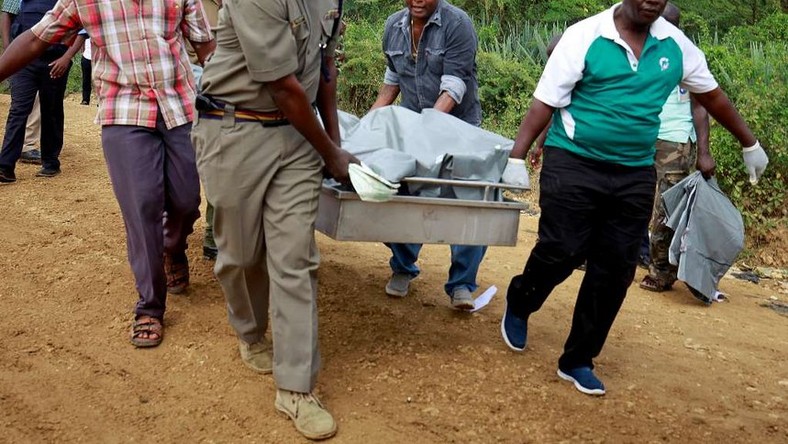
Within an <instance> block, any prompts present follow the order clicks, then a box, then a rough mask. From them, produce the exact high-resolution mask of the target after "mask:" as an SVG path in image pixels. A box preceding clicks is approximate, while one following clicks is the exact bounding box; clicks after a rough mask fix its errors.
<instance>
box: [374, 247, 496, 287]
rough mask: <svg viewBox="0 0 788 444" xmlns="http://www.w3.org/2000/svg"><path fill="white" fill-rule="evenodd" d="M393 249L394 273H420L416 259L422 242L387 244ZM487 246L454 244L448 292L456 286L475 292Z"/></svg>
mask: <svg viewBox="0 0 788 444" xmlns="http://www.w3.org/2000/svg"><path fill="white" fill-rule="evenodd" d="M386 246H388V247H389V248H390V249H391V253H392V256H391V260H389V265H390V266H391V270H392V271H393V272H394V273H401V274H409V275H410V276H411V278H415V277H416V276H418V275H419V267H417V266H416V261H417V260H418V259H419V251H421V247H422V244H386ZM486 251H487V247H486V246H479V245H452V246H451V268H449V281H448V282H446V285H444V287H443V288H444V290H445V291H446V294H448V295H451V294H452V292H453V291H454V289H455V288H458V287H465V288H467V289H468V291H470V292H471V293H473V292H474V291H476V289H477V288H479V286H478V285H477V284H476V273H477V272H478V271H479V264H481V263H482V259H483V258H484V253H485V252H486Z"/></svg>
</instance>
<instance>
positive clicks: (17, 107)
mask: <svg viewBox="0 0 788 444" xmlns="http://www.w3.org/2000/svg"><path fill="white" fill-rule="evenodd" d="M37 72H38V66H37V64H36V62H35V61H34V62H32V63H30V64H29V65H28V66H26V67H24V68H22V70H20V71H19V72H18V73H16V74H14V75H13V76H12V77H11V107H10V108H9V110H8V118H7V120H6V125H5V134H4V136H3V148H2V150H1V151H0V169H2V170H3V172H4V173H9V174H11V175H13V173H14V169H15V168H16V162H17V160H19V156H20V155H21V154H22V144H23V143H24V137H25V127H26V126H27V118H28V116H29V115H30V112H31V111H32V110H33V103H34V102H35V97H36V94H37V92H38V87H39V76H38V75H37Z"/></svg>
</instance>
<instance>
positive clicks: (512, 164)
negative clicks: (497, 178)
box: [501, 157, 531, 188]
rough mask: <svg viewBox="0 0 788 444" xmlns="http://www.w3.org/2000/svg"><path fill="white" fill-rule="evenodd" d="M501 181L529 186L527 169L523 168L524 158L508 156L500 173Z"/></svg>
mask: <svg viewBox="0 0 788 444" xmlns="http://www.w3.org/2000/svg"><path fill="white" fill-rule="evenodd" d="M501 182H503V183H505V184H508V185H517V186H521V187H529V188H530V187H531V183H530V181H529V180H528V170H527V169H526V168H525V160H523V159H515V158H513V157H510V158H509V160H508V162H506V168H504V170H503V174H502V175H501Z"/></svg>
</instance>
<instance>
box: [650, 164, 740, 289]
mask: <svg viewBox="0 0 788 444" xmlns="http://www.w3.org/2000/svg"><path fill="white" fill-rule="evenodd" d="M662 201H663V204H664V205H665V210H666V214H667V217H668V221H667V224H666V225H667V226H668V227H670V228H672V229H673V230H674V231H675V234H674V235H673V239H672V241H671V243H670V250H669V254H668V260H669V261H670V263H671V264H673V265H678V267H679V269H678V278H679V279H680V280H682V281H684V282H686V283H687V285H689V286H690V287H692V288H694V289H695V290H697V291H698V292H699V293H701V294H702V295H703V296H705V298H706V300H705V302H706V303H711V301H713V300H714V299H715V295H716V291H717V286H718V285H719V282H720V279H722V276H724V275H725V273H726V272H727V271H728V269H729V268H730V267H731V265H732V264H733V262H734V261H735V260H736V256H738V255H739V253H740V252H741V250H742V248H744V223H743V222H742V218H741V214H740V213H739V210H737V209H736V207H734V206H733V204H732V203H731V201H730V200H728V197H727V196H725V193H723V192H722V191H721V190H720V188H719V186H718V185H717V181H716V180H715V179H714V178H711V179H709V180H708V181H707V180H705V179H703V176H702V175H701V173H700V172H699V171H696V172H695V173H693V174H690V175H689V176H687V177H686V178H685V179H684V180H682V181H681V182H679V183H677V184H676V185H674V186H673V187H671V188H670V189H669V190H667V191H665V192H664V193H662Z"/></svg>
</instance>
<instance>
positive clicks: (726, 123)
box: [695, 87, 769, 185]
mask: <svg viewBox="0 0 788 444" xmlns="http://www.w3.org/2000/svg"><path fill="white" fill-rule="evenodd" d="M695 98H696V99H697V101H698V102H699V103H700V104H701V105H702V106H703V107H704V108H706V110H707V111H708V113H709V114H711V116H712V117H714V119H715V120H716V121H717V122H719V123H720V124H721V125H722V126H723V127H724V128H725V129H727V130H728V131H729V132H730V133H731V134H732V135H733V136H734V137H735V138H736V139H737V140H738V141H739V143H740V144H741V146H742V158H743V160H744V165H745V167H746V168H747V173H748V174H749V176H750V183H752V184H753V185H754V184H756V183H758V179H759V178H760V177H761V175H762V174H763V172H764V171H765V170H766V165H767V164H768V163H769V158H768V156H767V155H766V152H765V151H764V150H763V148H762V147H761V144H760V143H759V142H758V140H757V139H756V138H755V136H754V135H753V134H752V131H751V130H750V128H749V127H748V126H747V123H745V122H744V119H743V118H742V117H741V115H740V114H739V112H738V111H737V110H736V108H735V107H734V106H733V104H731V102H730V100H729V99H728V96H727V95H726V94H725V93H724V92H723V91H722V89H720V88H719V87H718V88H715V89H713V90H711V91H709V92H706V93H702V94H695Z"/></svg>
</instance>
